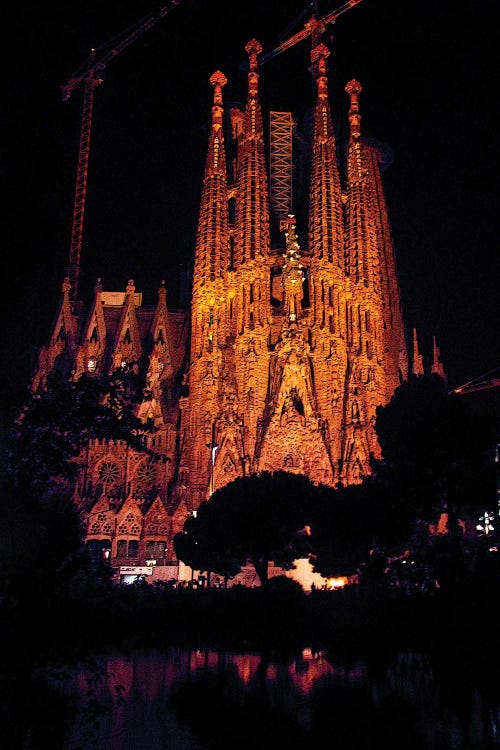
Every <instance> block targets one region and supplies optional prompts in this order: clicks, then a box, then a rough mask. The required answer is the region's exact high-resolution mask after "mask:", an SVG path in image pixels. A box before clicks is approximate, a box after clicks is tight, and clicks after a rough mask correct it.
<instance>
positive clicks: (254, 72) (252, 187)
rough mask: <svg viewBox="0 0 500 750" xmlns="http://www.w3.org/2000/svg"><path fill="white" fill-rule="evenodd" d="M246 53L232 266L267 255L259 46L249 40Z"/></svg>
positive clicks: (265, 178)
mask: <svg viewBox="0 0 500 750" xmlns="http://www.w3.org/2000/svg"><path fill="white" fill-rule="evenodd" d="M245 50H246V52H247V54H248V62H249V72H248V96H247V103H246V108H245V114H244V118H243V129H242V133H241V135H240V140H239V143H238V174H237V178H236V183H237V203H236V231H235V268H236V269H238V267H239V266H242V265H244V264H245V263H248V262H249V261H252V260H255V259H262V258H264V257H266V256H267V255H268V252H269V247H270V234H269V232H270V230H269V197H268V187H267V170H266V160H265V151H264V129H263V125H262V111H261V107H260V102H259V73H258V59H259V54H260V53H261V52H262V46H261V45H260V43H259V42H258V41H257V40H256V39H252V40H251V41H250V42H248V44H247V45H246V47H245Z"/></svg>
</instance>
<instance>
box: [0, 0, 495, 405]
mask: <svg viewBox="0 0 500 750" xmlns="http://www.w3.org/2000/svg"><path fill="white" fill-rule="evenodd" d="M341 4H342V3H341V2H337V3H334V2H330V0H328V2H326V0H322V2H320V3H319V10H320V13H321V15H323V14H324V13H326V12H327V11H330V10H331V9H333V8H335V7H340V5H341ZM63 5H64V6H65V7H63V8H62V10H60V9H58V6H59V4H57V3H53V4H50V3H49V4H43V3H38V2H34V1H33V0H31V2H24V3H22V4H17V3H16V4H12V6H13V7H10V8H9V10H8V11H7V16H8V17H7V19H4V44H3V47H4V48H3V53H4V64H3V66H2V68H3V72H4V85H3V90H4V94H3V95H4V105H3V107H2V110H3V114H2V127H3V131H4V132H3V137H2V152H3V153H2V166H3V201H2V203H3V208H4V212H3V213H4V218H3V222H2V224H3V228H4V241H3V243H2V244H3V252H2V254H1V257H2V264H3V268H2V279H3V284H2V286H3V288H2V336H1V341H0V353H1V358H2V362H1V365H2V367H1V372H2V375H1V381H0V388H1V392H2V402H3V407H2V408H3V412H4V415H5V413H6V411H7V412H8V408H7V407H6V405H7V404H9V403H12V400H15V399H17V398H19V395H20V393H21V392H22V391H23V389H24V388H25V387H26V385H27V384H28V382H29V378H30V374H31V369H32V367H33V365H34V357H35V355H36V353H37V351H38V348H39V347H40V346H41V345H42V344H44V343H46V341H47V339H48V336H49V333H50V327H51V324H52V320H53V316H54V314H55V311H56V307H57V304H58V301H59V293H60V292H59V290H60V286H61V282H62V279H63V277H64V268H65V266H66V264H67V262H68V258H69V247H70V237H71V221H72V212H73V200H74V190H75V178H76V165H77V155H78V142H79V135H80V120H81V107H82V96H83V87H80V88H78V89H77V90H76V91H74V92H73V95H72V96H71V98H70V99H69V100H68V101H66V102H63V101H62V100H61V96H60V87H61V85H63V84H65V83H66V82H67V81H68V79H69V78H70V77H71V75H72V73H73V72H74V71H75V70H77V69H78V68H79V66H80V65H81V64H82V63H83V62H84V61H85V60H86V59H87V57H88V55H89V52H90V49H91V48H92V47H94V48H96V49H97V50H98V53H97V54H98V56H99V54H100V50H101V47H102V46H103V45H107V43H108V42H110V41H111V40H112V39H114V38H115V37H116V36H117V35H118V34H120V33H121V32H123V31H124V30H125V29H129V28H130V30H131V27H133V26H135V24H137V22H138V21H140V20H141V19H143V18H144V17H145V16H147V15H149V14H150V13H151V12H152V11H154V10H155V9H157V8H160V7H163V6H162V5H161V4H158V5H150V4H149V3H148V2H145V1H144V2H143V1H141V0H120V2H118V0H105V1H104V2H102V0H101V2H96V0H85V2H83V0H73V1H72V2H71V3H69V2H68V3H65V4H63ZM306 8H307V2H306V0H286V1H282V2H279V0H274V1H273V0H240V1H238V0H233V1H232V2H231V0H181V2H180V4H179V5H178V6H177V7H175V8H174V9H172V10H171V11H170V12H169V13H168V14H167V15H166V17H165V18H163V19H162V20H161V21H160V22H159V23H157V24H156V25H155V26H154V28H152V29H150V30H149V31H147V32H146V33H145V34H143V35H142V36H141V38H140V39H138V40H137V41H136V42H134V43H133V44H132V45H131V46H129V47H128V48H127V49H126V50H124V51H123V52H122V53H121V54H120V55H119V56H118V57H117V58H116V59H114V60H113V61H112V62H111V63H110V64H109V65H108V68H107V72H106V79H105V81H104V83H103V84H102V85H101V86H100V87H99V88H98V89H97V91H96V97H95V107H94V116H93V127H92V140H91V153H90V167H89V180H88V192H87V203H86V215H85V224H84V238H83V250H82V257H81V266H82V275H81V277H80V289H81V291H82V293H85V291H86V290H89V291H90V290H91V289H92V288H93V286H94V284H95V282H96V280H97V278H98V277H101V278H102V283H103V286H104V288H105V289H110V290H114V291H116V290H120V291H123V290H124V289H125V286H126V283H127V280H128V279H129V278H133V279H134V280H135V282H136V288H137V291H142V292H143V295H144V297H143V299H144V303H145V304H154V303H155V302H156V299H157V296H156V290H157V289H158V287H159V285H160V283H161V281H162V279H165V280H166V284H167V288H168V287H169V280H170V281H171V282H172V284H173V279H174V278H175V274H176V272H177V271H178V270H179V269H181V268H183V267H185V266H186V265H187V264H189V262H190V260H191V259H192V257H193V252H194V242H195V232H196V220H197V213H198V206H199V199H200V192H201V182H202V175H203V169H204V162H205V154H206V146H207V136H208V131H207V126H208V124H209V120H210V106H211V95H212V87H211V86H210V84H209V82H208V78H209V77H210V75H211V73H212V72H214V71H215V70H216V69H220V70H222V71H223V72H224V73H225V75H226V76H227V78H228V85H227V86H226V87H225V89H224V100H225V102H226V103H228V102H240V103H242V102H244V99H245V93H246V74H245V69H244V63H245V60H246V53H245V51H244V47H245V44H246V43H247V41H248V40H249V39H251V38H252V37H255V38H257V39H258V40H259V41H260V42H261V44H262V45H263V47H264V50H265V51H266V50H269V49H271V48H272V47H274V46H275V45H276V44H277V43H278V42H279V41H280V39H281V38H282V37H283V36H284V35H286V34H287V29H288V30H289V34H291V33H292V32H294V31H296V30H298V29H299V28H301V25H302V23H299V24H298V25H296V26H293V27H291V25H292V24H293V22H294V20H295V19H296V18H297V17H298V16H299V14H300V13H301V12H302V11H304V10H305V9H306ZM4 12H5V11H4ZM499 16H500V13H499V11H498V3H497V2H495V0H464V2H461V3H457V2H451V0H444V2H439V1H438V2H435V3H422V2H414V1H413V0H362V2H361V3H360V4H359V5H357V6H355V7H354V8H351V9H350V10H348V11H347V12H346V13H345V14H343V15H342V16H341V17H340V18H339V19H338V21H337V22H336V23H335V24H334V25H331V26H330V27H329V28H328V30H327V32H326V35H325V40H328V39H329V38H330V37H331V38H332V40H331V45H330V48H331V49H332V56H331V57H330V59H329V69H330V81H331V83H330V91H331V103H332V109H333V114H334V118H335V119H336V122H337V127H338V135H339V138H340V139H342V138H343V137H345V133H346V131H345V126H346V114H347V101H348V100H347V96H346V95H345V93H344V91H343V88H344V86H345V84H346V83H347V81H349V80H350V79H351V78H353V77H355V78H357V79H358V80H359V81H360V82H361V84H362V85H363V93H362V95H361V99H360V104H361V113H362V132H363V134H364V135H365V136H367V137H370V138H374V139H376V140H377V141H379V142H380V143H381V144H383V145H384V149H385V150H386V152H387V154H388V161H389V162H390V165H389V166H388V167H387V169H386V170H385V172H384V185H385V189H386V197H387V202H388V207H389V216H390V221H391V224H392V228H393V239H394V246H395V252H396V258H397V265H398V272H399V280H400V286H401V290H402V301H403V310H404V316H405V321H406V325H407V328H408V331H409V332H411V329H412V328H413V327H414V326H415V327H416V328H417V330H418V333H419V336H420V338H421V342H422V348H423V349H424V354H428V353H429V351H430V347H431V345H432V336H433V335H436V337H437V339H438V344H439V346H440V348H441V354H442V359H443V362H444V366H445V369H446V372H447V375H448V380H449V384H450V387H456V386H459V385H462V384H463V383H465V382H467V381H469V380H472V379H474V378H477V377H479V376H481V375H483V374H485V373H487V372H489V371H490V370H492V369H494V368H498V367H499V366H500V345H499V344H500V328H499V325H498V317H499V316H498V310H499V305H498V300H499V292H498V288H499V279H500V261H499V257H500V253H499V250H498V239H497V238H498V236H499V225H498V214H499V210H498V194H497V171H498V165H499V151H498V145H497V144H498V111H497V99H498V78H497V77H496V76H495V70H496V68H497V64H496V63H497V49H498V41H499V39H498V33H497V29H498V26H499V20H500V18H499ZM289 34H288V35H289ZM309 54H310V42H309V40H305V41H303V42H300V43H299V44H297V45H296V46H295V47H294V48H293V49H292V50H290V51H288V52H285V53H283V54H281V55H279V56H277V57H275V58H274V59H273V60H270V61H269V62H267V63H266V64H265V65H263V66H262V69H261V102H262V106H263V110H264V114H265V117H267V114H268V112H269V110H271V109H275V110H291V111H292V112H293V113H294V116H295V117H296V118H297V121H298V123H301V122H302V121H303V119H304V117H307V113H308V112H310V108H311V106H313V104H314V97H313V89H312V85H311V79H310V73H309V71H308V65H309ZM5 229H6V231H5ZM301 230H302V231H301ZM300 231H301V237H300V240H301V244H302V245H305V240H306V237H305V231H304V228H301V227H300V226H299V232H300ZM169 294H170V296H171V298H172V299H173V298H174V292H173V290H171V293H170V292H169ZM467 398H471V397H470V396H469V397H467Z"/></svg>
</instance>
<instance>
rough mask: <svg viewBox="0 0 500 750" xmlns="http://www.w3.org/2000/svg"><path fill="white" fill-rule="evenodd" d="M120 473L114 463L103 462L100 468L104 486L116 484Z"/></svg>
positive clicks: (100, 477) (100, 476)
mask: <svg viewBox="0 0 500 750" xmlns="http://www.w3.org/2000/svg"><path fill="white" fill-rule="evenodd" d="M119 476H120V471H119V469H118V466H117V465H116V464H115V463H114V461H103V462H102V464H101V465H100V466H99V479H100V480H101V482H102V483H103V484H108V485H109V484H116V482H117V481H118V477H119Z"/></svg>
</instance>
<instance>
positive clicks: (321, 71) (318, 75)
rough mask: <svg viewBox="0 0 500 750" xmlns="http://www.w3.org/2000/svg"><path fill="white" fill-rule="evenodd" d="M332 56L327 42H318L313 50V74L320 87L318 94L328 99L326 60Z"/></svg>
mask: <svg viewBox="0 0 500 750" xmlns="http://www.w3.org/2000/svg"><path fill="white" fill-rule="evenodd" d="M329 57H330V50H329V49H328V47H327V46H326V44H317V45H316V46H315V47H313V49H312V50H311V68H312V72H313V76H314V78H315V79H316V85H317V87H318V96H319V98H320V99H326V98H327V96H328V78H327V77H326V73H327V67H326V61H327V59H328V58H329Z"/></svg>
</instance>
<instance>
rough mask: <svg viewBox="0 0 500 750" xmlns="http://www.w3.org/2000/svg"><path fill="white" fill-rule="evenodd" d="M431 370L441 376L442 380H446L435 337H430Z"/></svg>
mask: <svg viewBox="0 0 500 750" xmlns="http://www.w3.org/2000/svg"><path fill="white" fill-rule="evenodd" d="M431 372H434V373H436V374H437V375H439V376H440V377H442V378H443V380H446V375H445V372H444V367H443V363H442V362H441V352H440V351H439V346H438V345H437V343H436V337H435V336H433V337H432V367H431Z"/></svg>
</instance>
